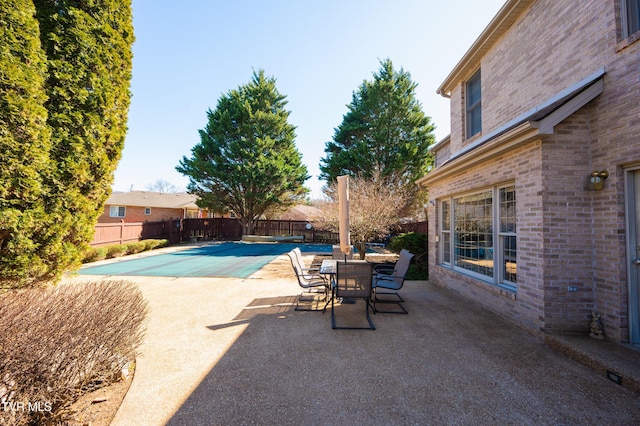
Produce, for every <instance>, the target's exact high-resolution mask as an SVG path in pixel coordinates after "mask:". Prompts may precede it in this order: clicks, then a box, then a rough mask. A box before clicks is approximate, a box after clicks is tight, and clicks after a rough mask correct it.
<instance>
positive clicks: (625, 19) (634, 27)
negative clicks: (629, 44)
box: [620, 0, 640, 38]
mask: <svg viewBox="0 0 640 426" xmlns="http://www.w3.org/2000/svg"><path fill="white" fill-rule="evenodd" d="M620 1H621V12H622V13H621V14H620V15H621V17H622V38H627V37H629V36H630V35H631V34H634V33H636V32H638V31H640V0H620Z"/></svg>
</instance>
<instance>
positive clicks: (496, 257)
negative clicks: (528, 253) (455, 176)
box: [440, 185, 517, 290]
mask: <svg viewBox="0 0 640 426" xmlns="http://www.w3.org/2000/svg"><path fill="white" fill-rule="evenodd" d="M440 209H441V212H442V215H441V218H440V241H441V245H440V264H442V265H444V266H446V267H450V268H452V269H455V270H457V271H460V272H464V273H467V274H470V275H473V276H476V277H478V278H481V279H483V280H485V281H490V282H492V283H494V284H497V285H500V286H503V287H507V288H509V289H513V290H515V286H516V283H517V268H516V262H517V249H516V192H515V186H513V185H511V186H502V187H497V188H491V189H487V190H485V191H482V192H478V193H474V194H470V195H464V196H461V197H453V198H449V199H444V200H441V202H440Z"/></svg>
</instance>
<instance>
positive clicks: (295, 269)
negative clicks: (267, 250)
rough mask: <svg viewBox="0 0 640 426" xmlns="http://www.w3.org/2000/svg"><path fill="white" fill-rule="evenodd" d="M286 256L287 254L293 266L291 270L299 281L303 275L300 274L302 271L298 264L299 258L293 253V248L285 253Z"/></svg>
mask: <svg viewBox="0 0 640 426" xmlns="http://www.w3.org/2000/svg"><path fill="white" fill-rule="evenodd" d="M287 256H289V259H291V266H292V267H293V272H295V274H296V277H298V281H299V280H300V278H301V276H302V275H303V274H302V272H303V271H302V266H300V260H299V258H298V256H297V255H296V253H295V249H293V250H291V251H290V252H289V253H287Z"/></svg>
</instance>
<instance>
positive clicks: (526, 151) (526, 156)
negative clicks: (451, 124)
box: [428, 141, 544, 331]
mask: <svg viewBox="0 0 640 426" xmlns="http://www.w3.org/2000/svg"><path fill="white" fill-rule="evenodd" d="M541 159H542V151H541V142H540V141H533V142H530V143H528V144H526V145H525V146H523V147H520V148H518V149H516V150H514V151H512V152H510V153H508V154H504V155H500V156H498V157H496V158H494V159H492V160H491V161H489V162H487V163H484V164H482V165H479V166H476V167H471V168H467V169H465V170H464V171H462V172H460V173H458V174H456V175H453V176H451V177H449V178H446V179H443V180H440V181H438V182H437V184H433V185H431V186H430V187H429V198H430V199H432V200H436V199H437V200H438V201H439V200H441V199H442V198H445V197H449V196H451V195H459V194H463V193H468V192H475V191H478V192H479V191H481V190H486V189H488V188H491V187H492V186H493V185H497V184H505V183H509V182H514V184H515V188H516V210H517V211H518V216H519V218H518V231H517V233H518V259H517V263H518V292H517V294H513V293H512V292H509V291H506V290H503V289H500V288H499V287H497V286H495V285H493V284H490V283H486V282H484V281H482V280H478V279H475V278H472V277H470V276H467V275H464V274H462V273H459V272H455V271H453V270H451V269H450V268H448V267H442V266H439V263H440V262H441V259H440V258H439V248H440V247H439V245H440V242H438V243H436V242H435V238H434V237H435V235H437V232H438V229H439V222H438V219H439V217H438V208H439V204H438V203H436V205H435V206H433V207H431V208H429V209H428V215H429V235H431V237H430V247H429V265H430V271H429V277H430V280H432V281H433V282H434V283H436V284H437V285H440V286H443V287H448V288H450V289H452V290H454V291H456V292H458V293H460V294H461V295H462V296H464V297H466V298H469V299H472V300H474V301H479V302H480V303H481V304H482V305H484V306H485V307H487V308H488V309H490V310H492V311H494V312H496V313H497V314H499V315H502V316H504V317H508V318H510V319H511V320H513V321H515V322H517V323H519V324H521V325H522V326H523V327H525V328H527V329H530V330H538V331H539V330H542V329H543V327H544V298H543V291H542V289H543V286H544V282H543V274H542V271H541V270H540V269H539V265H540V264H541V259H542V257H543V236H542V232H541V230H542V226H543V222H542V208H541V206H542V196H541V194H542V179H541V172H540V165H541ZM525 211H526V212H527V213H526V214H525V215H522V218H520V213H521V212H525Z"/></svg>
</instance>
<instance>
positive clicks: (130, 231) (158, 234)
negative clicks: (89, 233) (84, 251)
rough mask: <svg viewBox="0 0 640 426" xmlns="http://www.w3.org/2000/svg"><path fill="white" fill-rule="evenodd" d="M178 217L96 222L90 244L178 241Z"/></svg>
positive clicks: (179, 228)
mask: <svg viewBox="0 0 640 426" xmlns="http://www.w3.org/2000/svg"><path fill="white" fill-rule="evenodd" d="M180 233H181V223H180V220H179V219H176V220H164V221H160V222H128V223H127V222H120V223H98V224H96V226H95V231H94V234H93V241H92V242H91V246H93V247H100V246H108V245H112V244H125V243H129V242H132V241H140V240H149V239H159V240H162V239H167V240H169V243H171V244H173V243H177V242H180Z"/></svg>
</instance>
